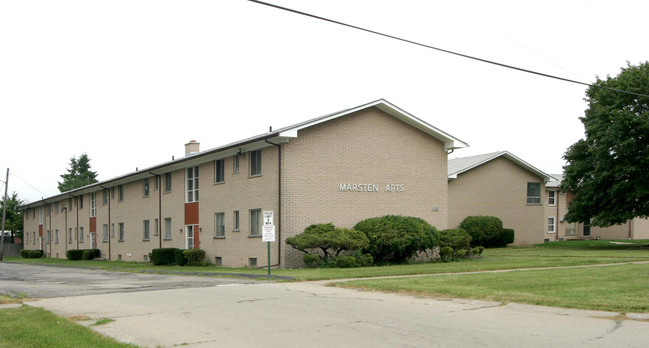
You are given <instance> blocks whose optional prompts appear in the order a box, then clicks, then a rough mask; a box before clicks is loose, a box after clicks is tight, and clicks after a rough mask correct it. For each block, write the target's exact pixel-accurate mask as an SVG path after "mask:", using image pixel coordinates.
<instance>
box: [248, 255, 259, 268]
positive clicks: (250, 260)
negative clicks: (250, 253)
mask: <svg viewBox="0 0 649 348" xmlns="http://www.w3.org/2000/svg"><path fill="white" fill-rule="evenodd" d="M248 265H249V266H250V267H257V258H256V257H251V258H248Z"/></svg>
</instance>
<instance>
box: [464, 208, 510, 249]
mask: <svg viewBox="0 0 649 348" xmlns="http://www.w3.org/2000/svg"><path fill="white" fill-rule="evenodd" d="M460 228H461V229H463V230H465V231H467V233H469V235H470V236H471V245H472V246H479V245H482V246H484V247H486V248H490V247H497V246H501V245H500V243H501V238H502V237H501V235H502V232H503V222H502V221H501V220H500V219H499V218H497V217H495V216H467V217H466V218H465V219H464V221H462V223H461V224H460Z"/></svg>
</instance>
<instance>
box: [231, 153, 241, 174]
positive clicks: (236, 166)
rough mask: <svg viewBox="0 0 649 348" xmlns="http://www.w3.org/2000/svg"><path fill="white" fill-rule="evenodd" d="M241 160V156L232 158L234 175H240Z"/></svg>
mask: <svg viewBox="0 0 649 348" xmlns="http://www.w3.org/2000/svg"><path fill="white" fill-rule="evenodd" d="M239 159H240V157H239V155H234V156H233V157H232V168H233V169H232V172H233V173H234V174H239Z"/></svg>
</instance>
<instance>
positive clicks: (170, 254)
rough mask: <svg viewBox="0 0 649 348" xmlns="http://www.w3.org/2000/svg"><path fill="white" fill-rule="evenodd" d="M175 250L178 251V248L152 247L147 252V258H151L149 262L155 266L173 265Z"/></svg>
mask: <svg viewBox="0 0 649 348" xmlns="http://www.w3.org/2000/svg"><path fill="white" fill-rule="evenodd" d="M177 250H178V251H180V249H178V248H159V249H153V250H151V252H150V253H149V260H151V263H152V264H154V265H156V266H160V265H173V264H175V263H176V251H177Z"/></svg>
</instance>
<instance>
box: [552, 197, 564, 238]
mask: <svg viewBox="0 0 649 348" xmlns="http://www.w3.org/2000/svg"><path fill="white" fill-rule="evenodd" d="M554 192H555V193H554V195H555V202H554V203H556V204H557V222H556V224H557V233H556V235H555V238H556V240H555V242H556V241H559V223H558V222H559V221H558V220H561V217H560V216H559V197H560V196H561V190H556V191H554ZM564 225H565V224H564ZM564 235H565V230H564Z"/></svg>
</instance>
